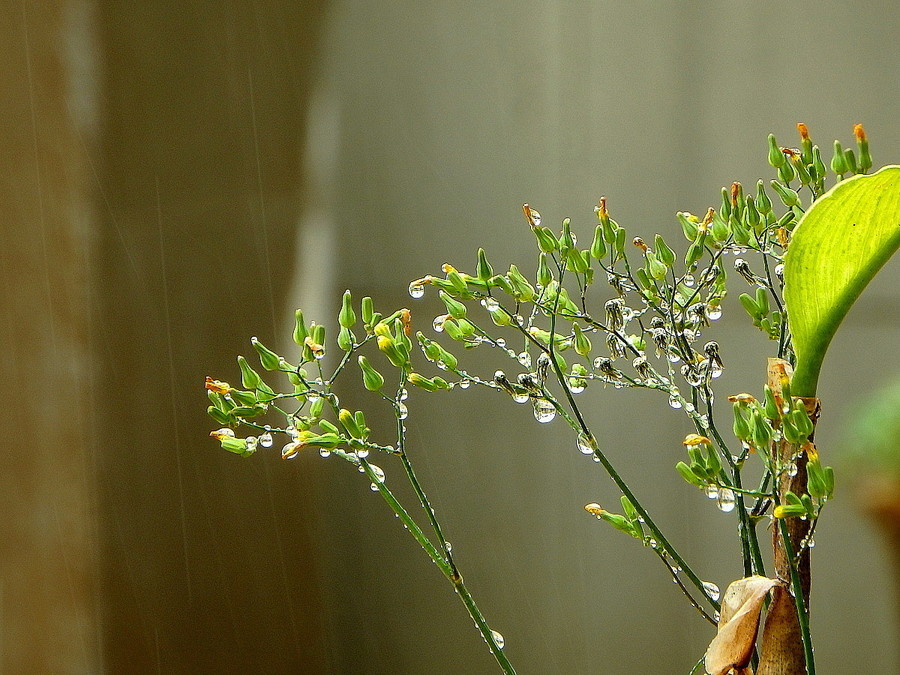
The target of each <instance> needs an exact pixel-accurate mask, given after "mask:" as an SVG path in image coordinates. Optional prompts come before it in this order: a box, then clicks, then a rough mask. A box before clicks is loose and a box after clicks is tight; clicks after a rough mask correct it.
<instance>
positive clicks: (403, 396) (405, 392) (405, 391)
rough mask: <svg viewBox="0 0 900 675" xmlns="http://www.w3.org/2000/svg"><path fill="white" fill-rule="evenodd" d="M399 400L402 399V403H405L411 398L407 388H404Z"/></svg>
mask: <svg viewBox="0 0 900 675" xmlns="http://www.w3.org/2000/svg"><path fill="white" fill-rule="evenodd" d="M397 398H398V399H400V400H401V401H405V400H406V399H408V398H409V390H408V389H406V387H404V388H403V389H401V390H400V395H399V396H398V397H397Z"/></svg>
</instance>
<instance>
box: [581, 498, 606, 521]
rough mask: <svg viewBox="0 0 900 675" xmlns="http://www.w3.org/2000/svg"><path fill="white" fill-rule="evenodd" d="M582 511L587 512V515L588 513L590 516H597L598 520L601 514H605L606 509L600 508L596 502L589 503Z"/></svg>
mask: <svg viewBox="0 0 900 675" xmlns="http://www.w3.org/2000/svg"><path fill="white" fill-rule="evenodd" d="M584 510H585V511H587V512H588V513H590V514H591V515H592V516H597V517H598V518H599V517H600V515H601V514H604V513H606V509H604V508H603V507H601V506H600V505H599V504H597V503H596V502H591V503H590V504H585V505H584Z"/></svg>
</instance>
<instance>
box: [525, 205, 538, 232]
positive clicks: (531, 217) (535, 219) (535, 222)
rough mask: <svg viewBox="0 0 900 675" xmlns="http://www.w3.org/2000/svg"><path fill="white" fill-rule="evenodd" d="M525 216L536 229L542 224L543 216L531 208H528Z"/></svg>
mask: <svg viewBox="0 0 900 675" xmlns="http://www.w3.org/2000/svg"><path fill="white" fill-rule="evenodd" d="M525 215H526V216H528V220H530V221H531V223H532V225H533V226H534V227H537V226H538V225H540V224H541V214H540V213H538V212H537V211H536V210H535V209H533V208H531V207H530V206H529V207H527V208H526V212H525Z"/></svg>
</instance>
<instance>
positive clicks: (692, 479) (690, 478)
mask: <svg viewBox="0 0 900 675" xmlns="http://www.w3.org/2000/svg"><path fill="white" fill-rule="evenodd" d="M675 469H676V471H678V473H680V474H681V477H682V478H684V480H686V481H687V482H688V483H690V484H691V485H696V486H697V487H706V481H704V480H702V479H701V478H700V477H699V476H698V475H697V474H695V473H694V472H693V471H692V470H691V467H689V466H688V465H687V464H685V463H684V462H678V464H676V465H675Z"/></svg>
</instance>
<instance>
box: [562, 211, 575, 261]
mask: <svg viewBox="0 0 900 675" xmlns="http://www.w3.org/2000/svg"><path fill="white" fill-rule="evenodd" d="M574 246H575V240H574V239H572V231H571V229H570V220H569V219H568V218H566V219H565V220H563V222H562V234H560V236H559V249H560V251H562V252H563V253H566V252H568V250H569V249H570V248H572V247H574Z"/></svg>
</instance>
